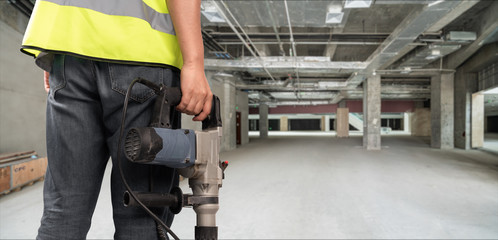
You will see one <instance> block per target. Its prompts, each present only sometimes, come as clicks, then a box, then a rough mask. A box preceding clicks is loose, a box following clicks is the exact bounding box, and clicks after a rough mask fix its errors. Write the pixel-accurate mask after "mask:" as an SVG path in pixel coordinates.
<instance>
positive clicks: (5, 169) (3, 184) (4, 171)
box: [0, 152, 47, 194]
mask: <svg viewBox="0 0 498 240" xmlns="http://www.w3.org/2000/svg"><path fill="white" fill-rule="evenodd" d="M25 153H28V154H17V153H15V154H11V155H10V156H9V157H6V158H4V160H5V159H11V160H9V161H5V162H3V163H0V194H4V193H10V192H12V191H14V190H19V189H21V188H22V187H23V186H26V185H30V184H33V183H34V182H36V181H39V180H41V179H43V178H44V176H45V171H46V170H47V158H38V157H37V156H36V155H33V152H25ZM12 155H16V156H13V157H12ZM4 156H5V155H4ZM20 156H25V157H24V158H22V159H17V160H12V159H13V158H18V157H20ZM26 156H29V157H27V158H26Z"/></svg>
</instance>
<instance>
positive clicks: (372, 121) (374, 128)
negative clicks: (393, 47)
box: [363, 75, 381, 150]
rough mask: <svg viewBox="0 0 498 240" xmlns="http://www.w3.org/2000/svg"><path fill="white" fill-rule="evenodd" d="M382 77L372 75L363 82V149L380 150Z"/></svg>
mask: <svg viewBox="0 0 498 240" xmlns="http://www.w3.org/2000/svg"><path fill="white" fill-rule="evenodd" d="M380 106H381V104H380V76H379V75H375V76H374V75H372V76H370V77H369V78H368V79H367V80H366V81H365V82H363V147H364V148H366V149H368V150H380V149H381V138H380V123H381V122H380V111H381V110H380Z"/></svg>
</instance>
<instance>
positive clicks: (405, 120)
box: [403, 112, 412, 133]
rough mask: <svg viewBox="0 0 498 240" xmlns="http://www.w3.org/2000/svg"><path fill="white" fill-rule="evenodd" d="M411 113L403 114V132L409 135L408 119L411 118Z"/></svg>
mask: <svg viewBox="0 0 498 240" xmlns="http://www.w3.org/2000/svg"><path fill="white" fill-rule="evenodd" d="M411 114H412V113H407V112H405V113H403V132H405V133H410V132H411V126H410V118H411Z"/></svg>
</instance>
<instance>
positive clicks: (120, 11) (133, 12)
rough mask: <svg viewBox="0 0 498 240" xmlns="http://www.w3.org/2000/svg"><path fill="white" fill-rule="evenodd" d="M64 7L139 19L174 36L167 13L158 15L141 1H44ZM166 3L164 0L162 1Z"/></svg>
mask: <svg viewBox="0 0 498 240" xmlns="http://www.w3.org/2000/svg"><path fill="white" fill-rule="evenodd" d="M44 1H47V2H51V3H55V4H58V5H64V6H73V7H80V8H87V9H91V10H95V11H97V12H101V13H104V14H107V15H116V16H128V17H135V18H140V19H142V20H145V21H147V22H148V23H149V24H150V26H151V27H152V28H153V29H156V30H158V31H161V32H164V33H167V34H171V35H175V29H174V28H173V22H172V21H171V17H170V15H169V14H168V13H159V12H157V11H156V10H154V9H153V8H151V7H149V6H148V5H147V4H145V3H144V2H142V1H130V2H129V3H126V4H118V5H116V4H115V3H114V2H113V1H107V0H85V1H67V0H44ZM164 1H165V2H166V0H164Z"/></svg>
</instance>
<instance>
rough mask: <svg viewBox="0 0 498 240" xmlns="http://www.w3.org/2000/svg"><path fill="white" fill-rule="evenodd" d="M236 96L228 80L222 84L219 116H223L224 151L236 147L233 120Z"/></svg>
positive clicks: (235, 130)
mask: <svg viewBox="0 0 498 240" xmlns="http://www.w3.org/2000/svg"><path fill="white" fill-rule="evenodd" d="M235 106H236V95H235V85H234V84H233V83H232V82H231V81H228V80H225V81H224V82H223V102H221V114H222V116H223V119H222V121H223V137H222V146H223V149H224V150H225V151H229V150H232V149H235V148H236V147H237V139H236V138H237V136H236V134H237V126H236V124H237V122H236V119H235V114H236V113H235V112H236V110H235Z"/></svg>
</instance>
